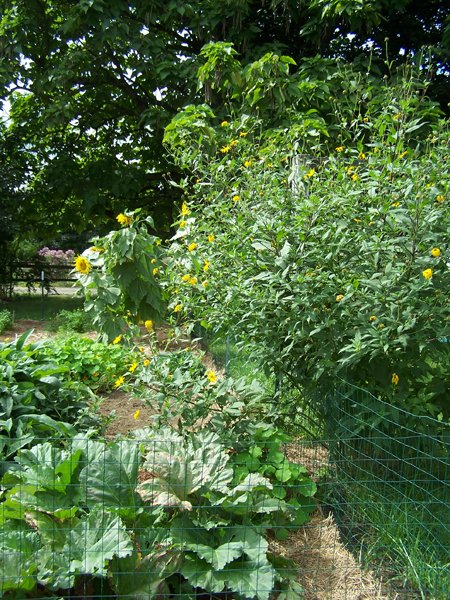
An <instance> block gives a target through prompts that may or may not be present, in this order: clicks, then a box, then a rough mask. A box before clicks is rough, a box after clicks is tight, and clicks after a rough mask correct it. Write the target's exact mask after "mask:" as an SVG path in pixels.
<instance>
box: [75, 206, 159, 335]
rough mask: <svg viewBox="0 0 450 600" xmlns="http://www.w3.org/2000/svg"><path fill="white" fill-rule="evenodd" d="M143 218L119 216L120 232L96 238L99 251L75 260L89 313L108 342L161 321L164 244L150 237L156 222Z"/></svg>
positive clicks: (93, 250)
mask: <svg viewBox="0 0 450 600" xmlns="http://www.w3.org/2000/svg"><path fill="white" fill-rule="evenodd" d="M138 213H139V211H136V212H134V213H126V214H123V213H121V214H120V215H118V217H117V219H118V221H119V223H120V224H121V228H120V229H119V230H117V231H112V232H110V233H109V234H108V235H106V236H105V237H103V238H96V239H95V240H94V242H95V244H96V245H95V246H93V247H91V248H89V249H88V250H85V252H84V253H83V255H82V256H81V257H78V258H77V260H76V264H75V269H76V274H77V277H78V281H79V282H80V284H81V285H82V286H83V289H84V293H85V298H86V304H85V308H86V311H87V313H88V315H89V318H90V319H91V321H92V323H93V325H94V326H95V327H96V329H98V330H99V331H100V332H101V333H102V334H103V339H104V340H105V341H111V340H112V339H114V338H116V337H117V336H118V335H122V334H124V333H125V332H127V331H131V332H133V331H134V332H136V326H137V325H138V324H139V323H143V322H144V321H146V320H148V319H150V320H153V321H156V322H159V321H160V320H161V317H162V312H163V309H164V306H163V302H162V297H161V291H160V286H159V283H158V276H159V273H160V270H161V268H162V264H161V261H160V259H159V257H158V245H159V243H160V240H159V239H158V238H156V237H155V236H153V235H149V234H148V227H153V221H152V219H151V218H150V217H147V218H146V219H140V218H139V216H138ZM80 261H81V262H80Z"/></svg>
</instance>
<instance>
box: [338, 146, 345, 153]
mask: <svg viewBox="0 0 450 600" xmlns="http://www.w3.org/2000/svg"><path fill="white" fill-rule="evenodd" d="M344 150H345V148H344V146H338V147H337V148H336V152H344Z"/></svg>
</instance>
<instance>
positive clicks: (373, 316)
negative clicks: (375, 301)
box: [369, 315, 377, 322]
mask: <svg viewBox="0 0 450 600" xmlns="http://www.w3.org/2000/svg"><path fill="white" fill-rule="evenodd" d="M376 320H377V318H376V316H375V315H371V316H370V317H369V321H372V322H373V321H376Z"/></svg>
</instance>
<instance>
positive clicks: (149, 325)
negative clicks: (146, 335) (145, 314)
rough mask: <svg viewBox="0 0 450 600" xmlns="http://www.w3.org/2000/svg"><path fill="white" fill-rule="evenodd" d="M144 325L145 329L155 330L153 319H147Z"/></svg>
mask: <svg viewBox="0 0 450 600" xmlns="http://www.w3.org/2000/svg"><path fill="white" fill-rule="evenodd" d="M144 327H145V329H147V331H152V330H153V321H152V320H151V319H147V321H145V323H144Z"/></svg>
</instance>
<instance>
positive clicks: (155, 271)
mask: <svg viewBox="0 0 450 600" xmlns="http://www.w3.org/2000/svg"><path fill="white" fill-rule="evenodd" d="M158 271H159V269H158V267H155V268H154V269H153V271H152V275H158Z"/></svg>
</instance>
